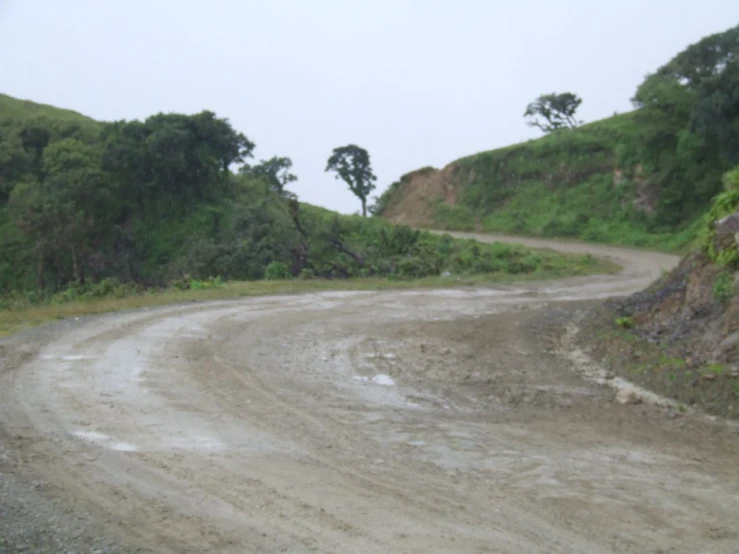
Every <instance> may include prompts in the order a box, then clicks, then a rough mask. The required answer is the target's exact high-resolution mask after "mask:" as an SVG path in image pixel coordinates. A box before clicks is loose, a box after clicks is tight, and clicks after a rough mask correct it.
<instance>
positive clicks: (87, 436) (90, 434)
mask: <svg viewBox="0 0 739 554" xmlns="http://www.w3.org/2000/svg"><path fill="white" fill-rule="evenodd" d="M72 434H73V435H74V436H76V437H79V438H81V439H83V440H86V441H88V442H92V443H95V444H97V445H99V446H105V447H107V448H110V449H111V450H117V451H119V452H137V451H138V449H139V448H138V446H136V445H135V444H131V443H130V442H122V441H114V440H113V439H112V438H110V437H109V436H108V435H106V434H105V433H100V432H98V431H72Z"/></svg>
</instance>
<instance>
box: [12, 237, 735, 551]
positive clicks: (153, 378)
mask: <svg viewBox="0 0 739 554" xmlns="http://www.w3.org/2000/svg"><path fill="white" fill-rule="evenodd" d="M486 240H489V239H486ZM515 240H517V241H519V239H515ZM521 242H528V243H533V244H537V243H538V244H539V245H546V246H556V247H558V248H561V249H564V250H568V251H578V252H593V253H600V254H604V255H607V256H610V257H612V258H613V259H615V260H616V261H617V262H620V263H622V264H623V265H624V266H625V271H624V272H623V274H621V275H613V276H600V277H588V278H577V279H571V280H567V281H561V282H557V283H556V284H554V283H531V284H525V285H521V286H515V287H501V288H500V289H499V290H489V289H486V290H471V289H470V290H444V291H422V292H409V291H404V292H361V293H357V292H352V293H324V294H312V295H305V296H299V297H294V296H293V297H280V298H262V299H253V298H252V299H248V300H241V301H229V302H214V303H207V304H193V305H188V306H177V307H167V308H160V309H156V310H150V311H142V312H137V313H129V314H117V315H110V316H105V317H98V318H94V319H89V320H86V321H80V322H68V323H66V324H64V325H62V326H59V327H58V328H52V329H47V330H42V331H36V332H35V333H27V334H26V335H25V336H18V337H14V338H11V339H8V340H6V341H5V342H4V347H3V348H2V352H3V353H4V354H3V356H4V358H3V362H4V365H3V371H2V373H1V374H0V422H1V423H2V425H1V427H0V429H1V431H0V432H1V433H2V439H1V440H2V445H3V452H2V453H3V456H2V463H3V466H2V467H3V468H4V470H5V471H6V472H7V471H9V472H11V473H12V476H13V485H12V486H14V487H15V486H16V485H17V486H18V487H20V486H21V484H22V483H26V485H29V481H28V480H29V479H31V478H33V479H36V480H38V481H37V482H40V483H42V486H41V487H40V490H36V491H35V492H34V494H35V495H36V496H34V497H33V498H32V499H31V500H30V501H29V502H30V503H31V504H33V502H38V503H39V506H41V507H42V508H43V509H48V510H52V515H50V516H49V517H58V518H61V519H59V521H60V522H61V523H60V525H61V526H62V527H63V532H65V533H66V532H67V531H69V529H70V528H68V527H67V523H66V520H64V521H62V519H63V517H62V515H60V513H58V512H55V511H54V510H55V508H54V507H55V506H56V507H58V510H59V511H61V510H62V507H63V508H64V509H69V510H71V515H69V517H75V518H77V521H79V522H81V523H80V525H82V526H84V527H85V533H88V534H89V533H100V536H105V537H106V541H107V540H108V539H107V537H110V541H117V542H116V544H119V545H124V546H123V547H131V548H140V549H142V550H148V551H153V552H233V553H236V552H238V553H241V552H308V551H316V552H377V553H385V552H419V553H420V552H522V553H526V552H561V553H567V554H570V553H596V552H691V553H695V552H712V553H719V552H727V553H728V552H736V545H737V544H739V533H737V530H736V521H737V517H738V516H739V470H738V469H737V464H736V460H737V456H738V455H739V437H737V435H736V433H735V432H733V431H732V430H731V429H730V428H728V427H724V426H721V425H710V426H709V425H707V424H705V423H703V421H702V420H700V419H698V418H692V417H680V418H676V419H668V418H666V417H664V409H663V408H659V407H657V406H650V405H639V406H633V405H621V404H618V403H615V402H614V401H613V396H614V392H613V391H612V390H611V389H610V388H607V387H604V386H601V385H598V384H595V383H593V382H591V381H588V380H586V379H584V378H582V377H581V376H580V374H578V373H577V372H575V371H573V367H572V362H571V360H569V359H568V358H567V357H566V356H564V355H562V353H561V352H560V350H561V348H560V340H559V339H560V336H561V334H562V332H563V331H564V330H565V327H566V324H567V323H568V322H571V321H572V320H573V317H574V314H576V313H578V312H580V311H581V310H583V309H585V308H586V307H587V306H588V303H589V302H593V301H594V300H596V299H599V298H605V297H607V296H612V295H620V294H628V293H630V292H634V291H636V290H640V289H641V288H643V287H645V286H646V285H647V284H648V283H649V282H651V281H652V280H653V279H654V278H655V277H657V276H658V275H659V274H660V272H661V270H662V269H663V268H665V269H666V268H669V267H671V266H672V265H673V264H674V263H675V261H676V260H675V259H674V258H672V257H669V256H660V255H654V254H649V253H643V252H633V251H628V250H625V249H618V248H605V247H591V246H583V245H577V244H572V243H565V244H558V245H555V244H553V243H546V244H543V242H544V241H537V240H533V241H521ZM22 350H23V351H24V352H25V354H22V352H21V351H22ZM16 481H17V483H16ZM14 490H15V489H14ZM18 490H21V489H18ZM37 497H38V499H36V498H37ZM42 503H44V504H43V505H42ZM64 517H67V516H64ZM70 525H71V524H70ZM70 532H71V531H70ZM81 536H82V535H81ZM84 536H85V537H86V536H87V535H84ZM83 538H84V537H83ZM98 542H99V543H100V544H108V542H105V541H103V540H102V539H101V540H100V541H98ZM111 544H112V543H111ZM83 547H84V548H88V549H90V550H91V551H92V550H93V549H98V550H100V551H105V549H108V548H111V549H112V548H113V547H107V546H103V547H101V546H99V545H97V543H94V541H91V542H85V543H83ZM123 547H121V548H123ZM0 548H2V547H0ZM49 551H52V550H49ZM111 551H112V550H111Z"/></svg>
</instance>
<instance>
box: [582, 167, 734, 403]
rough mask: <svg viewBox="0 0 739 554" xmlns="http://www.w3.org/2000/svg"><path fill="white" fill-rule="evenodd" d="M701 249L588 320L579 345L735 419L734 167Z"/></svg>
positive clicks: (643, 380) (641, 379) (635, 376)
mask: <svg viewBox="0 0 739 554" xmlns="http://www.w3.org/2000/svg"><path fill="white" fill-rule="evenodd" d="M724 183H725V187H726V188H725V191H724V192H723V193H722V194H721V195H719V196H718V197H717V198H716V200H715V201H714V203H713V206H712V209H711V211H710V212H709V215H708V217H707V220H706V223H705V227H704V229H703V230H702V232H701V233H700V236H701V244H700V248H698V249H696V250H695V251H694V252H691V253H690V254H689V255H687V256H685V257H684V258H683V260H682V261H681V263H680V264H679V265H678V267H676V268H675V269H674V270H673V271H671V272H670V273H669V274H666V275H664V276H663V277H662V278H661V279H660V280H658V281H657V282H656V283H654V284H653V285H652V286H651V287H649V288H648V289H647V290H645V291H643V292H640V293H637V294H635V295H633V296H631V297H628V298H626V299H618V300H614V301H611V302H609V303H607V304H606V305H605V306H603V307H602V308H601V309H599V310H597V311H596V312H594V313H593V314H591V316H590V318H589V321H587V322H586V324H585V325H583V327H582V329H583V330H582V331H581V333H580V341H581V342H582V343H583V344H584V345H586V346H587V347H589V348H590V349H591V351H592V353H593V354H594V355H595V356H596V357H597V358H599V359H600V360H601V361H604V362H606V363H607V364H608V365H609V366H610V367H611V369H613V370H614V371H615V372H617V373H620V374H622V375H624V376H625V377H627V378H628V379H630V380H633V381H636V382H637V383H640V384H643V385H646V386H648V387H650V388H652V389H654V390H657V391H659V392H660V393H662V394H664V395H667V396H669V397H672V398H674V399H675V400H677V401H679V402H681V403H683V404H685V405H697V406H699V407H701V408H703V409H706V410H707V411H709V412H712V413H715V414H719V415H724V416H728V417H734V418H739V294H738V292H739V166H737V168H735V169H734V170H733V171H731V172H729V173H728V174H727V175H726V177H725V179H724Z"/></svg>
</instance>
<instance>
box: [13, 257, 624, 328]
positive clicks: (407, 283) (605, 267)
mask: <svg viewBox="0 0 739 554" xmlns="http://www.w3.org/2000/svg"><path fill="white" fill-rule="evenodd" d="M620 269H621V267H620V266H618V265H616V264H614V263H612V262H609V261H607V260H601V259H599V258H594V257H587V256H579V257H577V256H572V257H569V258H568V263H562V264H560V265H555V266H551V267H549V268H547V269H541V270H538V271H534V272H531V273H519V274H511V273H504V272H499V273H486V274H482V275H459V276H457V275H450V276H448V277H443V276H436V277H425V278H422V279H412V280H397V279H387V278H355V279H346V280H325V279H313V280H299V279H290V280H277V281H232V282H224V283H222V284H220V285H218V286H215V287H212V288H204V289H188V290H178V289H174V288H172V289H165V290H153V291H152V290H149V291H144V292H142V293H139V294H130V295H127V296H123V297H102V298H91V299H86V300H72V301H70V302H64V303H51V302H45V303H40V304H26V305H18V306H17V307H12V308H9V309H4V310H0V337H2V336H7V335H11V334H13V333H16V332H18V331H22V330H24V329H28V328H31V327H36V326H38V325H42V324H44V323H48V322H51V321H56V320H62V319H69V318H75V317H84V316H88V315H96V314H103V313H108V312H117V311H124V310H135V309H141V308H146V307H155V306H165V305H171V304H178V303H186V302H204V301H210V300H228V299H236V298H245V297H251V296H255V297H256V296H272V295H275V296H276V295H291V294H303V293H311V292H329V291H381V290H410V289H433V288H460V287H485V286H493V285H501V284H502V285H505V284H511V283H516V282H525V281H529V282H530V281H539V280H550V279H561V278H567V277H576V276H584V275H593V274H609V273H617V272H618V271H620Z"/></svg>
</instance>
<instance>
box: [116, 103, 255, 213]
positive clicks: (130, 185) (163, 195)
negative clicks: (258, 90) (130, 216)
mask: <svg viewBox="0 0 739 554" xmlns="http://www.w3.org/2000/svg"><path fill="white" fill-rule="evenodd" d="M103 144H104V157H103V166H104V168H105V169H106V170H107V171H109V172H110V173H111V174H113V175H115V176H117V177H118V178H119V183H120V185H121V187H122V188H123V189H125V190H124V195H125V197H126V198H127V199H128V201H129V203H130V204H132V209H143V207H144V206H146V207H148V209H150V210H152V209H153V212H154V214H155V215H157V216H164V215H166V214H167V213H169V211H170V210H172V209H173V208H176V207H178V206H179V207H183V208H191V207H193V206H196V205H198V204H199V203H201V202H203V201H205V200H209V199H212V198H214V197H216V196H218V194H219V192H222V185H223V184H224V183H225V182H227V180H228V179H229V178H230V173H229V166H230V165H231V164H234V163H239V162H243V161H244V159H245V158H247V157H249V156H251V153H252V150H253V149H254V146H255V145H254V143H252V142H251V141H250V140H248V139H247V138H246V137H245V136H244V135H242V134H241V133H238V132H236V131H235V130H234V129H233V128H232V127H231V125H230V124H229V123H228V120H226V119H218V118H216V117H215V114H213V113H212V112H208V111H204V112H201V113H199V114H195V115H183V114H176V113H170V114H162V113H160V114H157V115H153V116H151V117H149V118H147V119H146V121H144V122H140V121H130V122H127V121H119V122H116V123H113V124H110V125H108V126H107V127H106V128H105V130H104V132H103Z"/></svg>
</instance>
